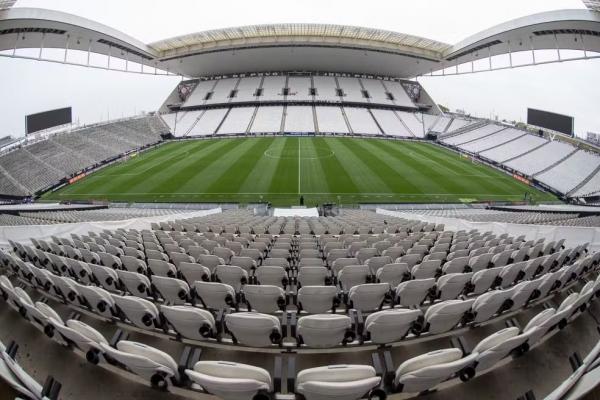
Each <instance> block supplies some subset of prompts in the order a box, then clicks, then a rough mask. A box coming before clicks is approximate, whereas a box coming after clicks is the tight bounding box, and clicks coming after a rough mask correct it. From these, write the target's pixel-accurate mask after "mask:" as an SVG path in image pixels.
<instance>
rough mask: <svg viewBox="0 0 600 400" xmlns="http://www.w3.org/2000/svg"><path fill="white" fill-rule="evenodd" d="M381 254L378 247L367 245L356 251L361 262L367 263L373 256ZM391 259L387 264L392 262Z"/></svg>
mask: <svg viewBox="0 0 600 400" xmlns="http://www.w3.org/2000/svg"><path fill="white" fill-rule="evenodd" d="M378 255H379V251H378V250H377V249H376V248H373V247H365V248H362V249H360V250H359V251H358V252H357V253H356V258H358V261H359V262H360V263H361V264H365V262H366V261H367V260H369V259H370V258H373V257H377V256H378ZM390 262H391V261H387V262H386V263H385V264H388V263H390Z"/></svg>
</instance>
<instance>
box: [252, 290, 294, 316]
mask: <svg viewBox="0 0 600 400" xmlns="http://www.w3.org/2000/svg"><path fill="white" fill-rule="evenodd" d="M244 297H245V299H246V303H247V304H248V309H249V310H252V311H258V312H260V313H267V314H271V313H274V312H277V311H280V310H281V311H284V310H285V306H286V299H285V292H284V291H283V289H281V288H280V287H277V286H272V285H246V286H244Z"/></svg>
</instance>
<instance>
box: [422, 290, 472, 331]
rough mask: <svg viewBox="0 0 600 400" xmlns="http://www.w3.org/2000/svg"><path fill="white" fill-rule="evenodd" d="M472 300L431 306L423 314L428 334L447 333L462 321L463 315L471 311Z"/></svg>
mask: <svg viewBox="0 0 600 400" xmlns="http://www.w3.org/2000/svg"><path fill="white" fill-rule="evenodd" d="M474 301H475V300H474V299H469V300H446V301H443V302H441V303H437V304H434V305H432V306H431V307H429V308H428V309H427V311H426V312H425V324H426V327H427V331H428V332H429V333H430V334H437V333H442V332H448V331H449V330H451V329H453V328H454V327H455V326H457V325H458V324H459V323H461V322H462V321H464V316H465V313H466V312H468V311H469V310H471V307H472V306H473V302H474Z"/></svg>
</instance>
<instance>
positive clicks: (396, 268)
mask: <svg viewBox="0 0 600 400" xmlns="http://www.w3.org/2000/svg"><path fill="white" fill-rule="evenodd" d="M410 277H411V275H410V270H409V269H408V265H407V264H403V263H399V264H386V265H384V266H383V267H381V268H379V269H378V270H377V274H376V278H377V281H378V282H381V283H387V284H389V285H390V286H391V287H394V288H395V287H397V286H398V285H399V284H400V283H402V282H403V281H405V280H407V279H410Z"/></svg>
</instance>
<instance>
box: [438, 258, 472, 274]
mask: <svg viewBox="0 0 600 400" xmlns="http://www.w3.org/2000/svg"><path fill="white" fill-rule="evenodd" d="M469 270H470V267H469V257H456V258H453V259H452V260H450V261H447V262H446V263H444V265H443V266H442V272H443V273H445V274H453V273H463V272H468V271H469Z"/></svg>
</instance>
